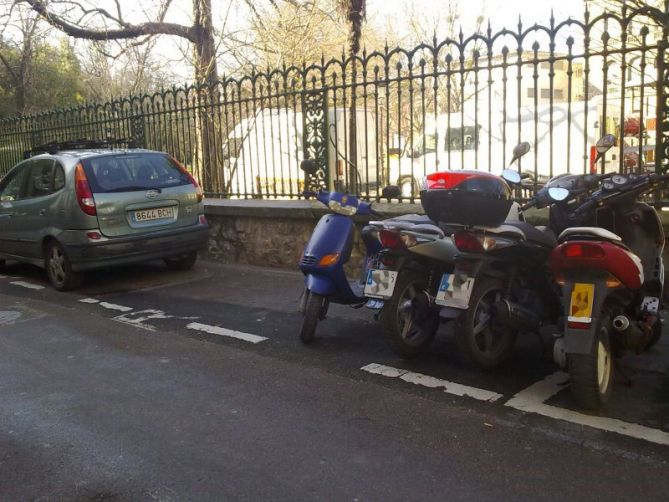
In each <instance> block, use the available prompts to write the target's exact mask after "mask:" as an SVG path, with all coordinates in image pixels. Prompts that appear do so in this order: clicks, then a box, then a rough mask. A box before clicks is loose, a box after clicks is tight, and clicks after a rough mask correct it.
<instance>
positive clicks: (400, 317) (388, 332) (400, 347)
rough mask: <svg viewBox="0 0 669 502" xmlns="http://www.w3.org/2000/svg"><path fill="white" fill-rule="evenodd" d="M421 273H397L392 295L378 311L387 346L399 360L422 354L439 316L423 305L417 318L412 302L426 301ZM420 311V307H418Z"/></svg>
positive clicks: (423, 279)
mask: <svg viewBox="0 0 669 502" xmlns="http://www.w3.org/2000/svg"><path fill="white" fill-rule="evenodd" d="M426 283H427V281H426V278H425V275H424V274H421V273H419V272H415V271H412V270H405V271H403V272H400V275H399V277H398V278H397V284H396V285H395V290H394V292H393V296H392V297H391V298H390V300H388V301H387V302H386V304H385V305H384V306H383V309H382V310H381V316H380V319H381V326H382V328H383V334H384V336H385V339H386V342H387V343H388V346H389V347H390V348H391V349H392V350H393V352H395V353H396V354H398V355H400V356H402V357H416V356H418V355H420V354H421V353H423V352H424V351H425V350H426V349H427V348H428V346H429V345H430V343H432V340H433V339H434V335H435V334H436V332H437V328H438V327H439V316H438V314H437V313H436V312H434V311H432V310H431V309H430V307H429V305H423V306H422V308H423V309H424V312H423V315H422V316H418V315H417V306H416V305H414V303H415V302H421V301H425V302H429V299H428V298H427V296H426V295H425V292H424V290H425V287H426V286H427V284H426ZM418 308H420V307H418Z"/></svg>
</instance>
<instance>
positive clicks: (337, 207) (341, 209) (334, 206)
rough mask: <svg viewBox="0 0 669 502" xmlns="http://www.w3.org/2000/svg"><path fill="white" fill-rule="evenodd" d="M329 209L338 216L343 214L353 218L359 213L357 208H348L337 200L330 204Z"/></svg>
mask: <svg viewBox="0 0 669 502" xmlns="http://www.w3.org/2000/svg"><path fill="white" fill-rule="evenodd" d="M328 207H329V208H330V210H331V211H333V212H335V213H337V214H343V215H344V216H353V215H354V214H355V213H357V212H358V207H357V206H347V205H345V204H342V203H341V202H339V201H337V200H331V201H330V202H328Z"/></svg>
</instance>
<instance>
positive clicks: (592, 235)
mask: <svg viewBox="0 0 669 502" xmlns="http://www.w3.org/2000/svg"><path fill="white" fill-rule="evenodd" d="M575 238H583V239H590V240H592V239H598V240H605V241H610V242H615V243H617V244H620V243H622V239H621V238H620V236H619V235H616V234H614V233H613V232H611V231H609V230H606V229H605V228H601V227H571V228H567V229H566V230H564V231H563V232H562V233H561V234H560V241H564V240H569V239H575Z"/></svg>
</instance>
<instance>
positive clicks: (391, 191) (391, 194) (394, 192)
mask: <svg viewBox="0 0 669 502" xmlns="http://www.w3.org/2000/svg"><path fill="white" fill-rule="evenodd" d="M400 195H402V189H401V188H400V187H398V186H397V185H388V186H387V187H384V188H383V190H381V197H383V198H384V199H396V198H397V197H399V196H400Z"/></svg>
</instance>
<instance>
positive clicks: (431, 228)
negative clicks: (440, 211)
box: [407, 223, 445, 239]
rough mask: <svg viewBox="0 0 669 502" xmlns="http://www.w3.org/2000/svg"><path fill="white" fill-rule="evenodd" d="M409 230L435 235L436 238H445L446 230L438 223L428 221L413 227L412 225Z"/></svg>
mask: <svg viewBox="0 0 669 502" xmlns="http://www.w3.org/2000/svg"><path fill="white" fill-rule="evenodd" d="M407 230H409V231H410V232H415V233H418V234H427V235H430V236H433V237H436V238H439V239H443V238H444V236H445V235H444V231H443V230H442V229H441V228H439V227H438V226H436V225H433V224H428V223H421V224H418V225H414V226H413V227H411V228H409V229H407Z"/></svg>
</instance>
